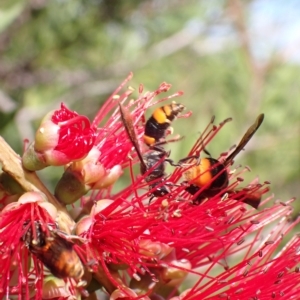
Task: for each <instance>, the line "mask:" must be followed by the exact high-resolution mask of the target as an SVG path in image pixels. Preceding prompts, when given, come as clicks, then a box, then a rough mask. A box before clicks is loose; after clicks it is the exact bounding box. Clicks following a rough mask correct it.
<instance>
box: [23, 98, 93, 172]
mask: <svg viewBox="0 0 300 300" xmlns="http://www.w3.org/2000/svg"><path fill="white" fill-rule="evenodd" d="M94 142H95V130H94V129H93V128H92V127H91V124H90V122H89V120H88V118H87V117H85V116H80V115H78V114H77V113H76V112H72V111H70V110H69V109H67V107H66V106H65V105H64V104H63V103H62V104H61V109H60V110H56V111H54V112H50V113H48V114H47V115H46V116H45V117H44V119H43V120H42V122H41V125H40V127H39V128H38V130H37V132H36V135H35V141H34V143H33V144H32V145H30V146H29V148H28V149H27V150H26V151H25V153H24V155H23V165H24V167H25V168H26V169H28V170H31V171H35V170H40V169H42V168H44V167H46V166H49V165H52V166H62V165H65V164H68V163H70V162H72V161H76V160H80V159H83V158H84V157H85V156H86V155H87V154H88V153H89V151H90V150H91V149H92V147H93V145H94Z"/></svg>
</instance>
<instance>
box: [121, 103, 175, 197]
mask: <svg viewBox="0 0 300 300" xmlns="http://www.w3.org/2000/svg"><path fill="white" fill-rule="evenodd" d="M119 106H120V112H121V117H122V121H123V124H124V127H125V129H126V131H127V134H128V136H129V139H130V141H131V142H132V144H133V146H134V148H135V150H136V153H137V156H138V158H139V160H140V162H141V166H140V171H141V174H142V175H144V174H146V173H147V176H146V178H145V180H146V182H147V183H148V184H149V189H150V190H153V192H152V195H153V196H154V197H160V196H164V195H167V194H168V193H170V190H169V188H168V187H167V185H165V184H164V185H163V184H162V180H164V179H165V176H166V174H165V168H166V165H165V162H168V163H169V164H171V165H172V166H178V165H180V163H179V164H175V163H174V162H173V161H172V160H171V159H169V158H168V157H169V155H170V152H166V151H165V150H164V149H163V148H161V147H158V146H155V143H154V144H153V146H152V147H151V150H150V151H148V152H147V153H146V154H144V155H143V154H142V153H141V150H140V148H139V144H138V140H137V137H136V134H135V131H134V126H133V121H132V117H131V115H130V113H129V111H128V110H126V109H125V108H124V107H123V106H122V105H121V104H119ZM164 107H168V105H165V106H164ZM170 107H171V106H170ZM180 107H181V106H180ZM160 109H161V108H160ZM169 109H170V111H171V108H169ZM165 110H167V109H166V108H165ZM157 114H160V113H157ZM153 115H156V114H155V113H154V114H153ZM153 115H152V117H151V118H153V119H154V117H153ZM166 115H167V114H166ZM151 118H150V119H151ZM150 119H149V120H150ZM173 119H174V117H173ZM149 120H148V121H149ZM151 122H152V121H151ZM151 122H150V123H151ZM147 124H148V122H147ZM147 124H146V127H147ZM156 124H158V122H156ZM168 124H169V123H168ZM150 127H151V130H152V131H151V130H150V133H151V134H152V136H155V138H153V140H154V139H155V141H158V140H159V139H160V137H163V136H164V134H165V133H164V131H165V130H166V129H164V130H161V129H160V131H159V134H153V133H154V128H155V126H153V125H151V126H150ZM166 128H167V127H166ZM147 133H148V134H149V130H148V131H147ZM145 134H146V130H145ZM147 137H148V136H147ZM144 138H145V136H144Z"/></svg>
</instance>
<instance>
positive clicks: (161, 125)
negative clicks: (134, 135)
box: [144, 102, 185, 146]
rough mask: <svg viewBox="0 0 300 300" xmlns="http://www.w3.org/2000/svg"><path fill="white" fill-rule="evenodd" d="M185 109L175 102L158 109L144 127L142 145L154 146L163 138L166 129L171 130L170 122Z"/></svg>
mask: <svg viewBox="0 0 300 300" xmlns="http://www.w3.org/2000/svg"><path fill="white" fill-rule="evenodd" d="M184 109H185V107H184V106H183V105H182V104H180V103H176V102H172V103H171V104H167V105H164V106H161V107H158V108H157V109H155V111H154V112H153V114H152V116H151V117H150V118H149V119H148V120H147V122H146V125H145V133H144V143H145V144H146V145H148V146H154V145H155V144H157V143H159V142H160V141H161V139H163V138H165V136H166V131H167V129H171V127H170V125H171V122H172V121H173V120H174V119H175V118H176V117H177V116H178V115H179V113H181V112H182V111H183V110H184Z"/></svg>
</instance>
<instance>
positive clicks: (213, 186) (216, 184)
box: [185, 114, 264, 208]
mask: <svg viewBox="0 0 300 300" xmlns="http://www.w3.org/2000/svg"><path fill="white" fill-rule="evenodd" d="M263 119H264V114H260V115H259V116H258V117H257V119H256V121H255V123H254V124H253V125H251V126H250V127H249V129H248V130H247V132H246V133H245V134H244V136H243V137H242V139H241V141H240V142H239V144H238V146H237V147H236V148H235V150H234V151H233V152H232V153H231V154H230V155H229V156H228V157H227V158H226V159H225V160H224V161H222V162H221V161H219V160H217V159H214V158H212V157H205V158H202V159H198V162H197V164H196V165H195V166H193V167H191V168H190V169H188V170H187V171H186V172H185V178H186V180H187V181H192V184H190V185H189V186H188V187H187V188H186V189H185V190H186V191H187V192H189V193H190V194H192V195H195V194H196V193H197V192H199V190H200V189H201V188H203V187H205V188H204V189H203V191H202V192H200V194H199V195H197V196H196V199H195V200H194V202H195V203H201V201H203V200H204V199H205V198H206V197H213V196H215V195H216V194H218V193H219V192H220V191H222V189H224V188H226V187H227V186H228V184H229V178H228V172H227V167H228V166H229V165H230V164H231V163H232V162H233V159H234V158H235V156H236V155H237V154H238V153H239V152H240V151H241V150H242V149H243V148H244V147H245V146H246V144H247V143H248V142H249V140H250V139H251V138H252V136H253V135H254V134H255V132H256V131H257V129H258V128H259V127H260V125H261V123H262V122H263ZM204 152H205V153H206V154H208V155H209V156H210V154H209V153H208V152H207V151H206V150H204ZM232 192H233V191H232ZM237 200H238V199H237ZM243 202H245V203H247V204H249V205H251V206H252V207H255V208H257V207H258V205H259V203H260V196H259V194H253V196H252V198H251V199H250V198H249V199H247V198H246V199H244V200H243Z"/></svg>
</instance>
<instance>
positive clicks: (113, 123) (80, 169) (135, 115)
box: [55, 75, 182, 204]
mask: <svg viewBox="0 0 300 300" xmlns="http://www.w3.org/2000/svg"><path fill="white" fill-rule="evenodd" d="M130 78H131V75H129V76H128V78H127V79H126V80H125V81H124V82H123V83H122V84H121V86H120V87H119V88H118V89H117V90H116V91H115V92H114V93H113V94H112V95H111V97H110V98H109V99H108V100H107V101H106V102H105V104H104V105H103V107H102V108H101V109H100V111H99V112H98V113H97V116H96V117H95V120H94V121H93V126H95V127H96V126H99V123H100V124H101V123H102V122H103V117H104V116H109V118H108V120H107V121H105V123H104V124H101V125H102V126H100V127H99V128H97V136H96V140H95V145H94V147H93V148H92V150H91V151H90V153H89V155H88V156H87V157H86V158H84V159H83V160H81V161H76V162H73V163H71V164H69V165H68V168H67V169H66V171H65V173H64V174H63V176H62V178H61V179H60V181H59V182H58V184H57V186H56V189H55V196H56V197H57V198H58V199H59V200H60V201H61V202H62V203H64V204H72V203H74V202H75V201H76V200H78V199H79V198H80V197H81V196H83V195H85V194H86V193H87V192H88V191H89V190H97V189H104V188H108V187H110V186H111V185H113V184H114V183H115V182H116V180H117V179H118V178H119V177H120V176H121V175H122V174H123V171H122V169H123V168H126V167H128V165H129V164H131V162H130V159H129V158H128V154H129V153H130V151H131V149H132V144H131V141H130V140H129V139H128V136H127V133H126V131H125V128H124V124H123V122H122V121H121V116H120V111H119V103H123V104H124V105H125V107H126V108H131V109H132V111H131V116H132V119H133V122H134V124H135V126H136V133H137V135H138V136H139V137H141V136H142V135H143V133H144V124H143V123H144V122H142V120H143V117H144V114H145V110H146V109H147V108H148V107H150V106H152V105H154V104H155V103H158V102H161V101H164V100H167V99H171V98H173V97H176V96H179V95H181V94H182V93H181V92H177V93H175V94H173V95H171V96H168V97H166V98H163V99H159V100H155V101H154V99H155V97H156V96H158V95H160V94H161V93H164V92H167V91H168V90H169V89H170V88H171V85H170V84H167V83H162V84H161V85H160V86H159V88H158V89H157V90H155V91H154V92H146V93H143V87H142V86H140V89H139V95H138V97H137V99H136V100H133V99H130V100H129V97H130V96H131V95H132V93H133V92H134V90H133V89H132V88H128V89H127V90H126V91H125V92H123V93H121V94H120V95H119V94H117V93H118V92H120V89H121V87H123V86H124V85H125V83H127V81H128V80H129V79H130ZM128 100H129V101H128ZM125 102H126V103H127V102H128V103H127V104H125ZM132 157H133V158H134V157H136V154H134V153H133V155H132ZM98 196H99V198H102V196H100V194H99V195H98Z"/></svg>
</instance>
